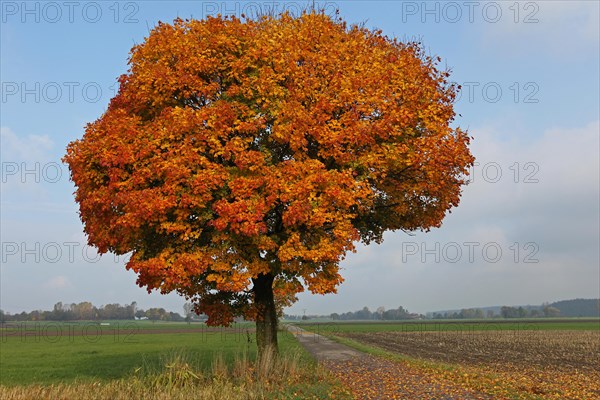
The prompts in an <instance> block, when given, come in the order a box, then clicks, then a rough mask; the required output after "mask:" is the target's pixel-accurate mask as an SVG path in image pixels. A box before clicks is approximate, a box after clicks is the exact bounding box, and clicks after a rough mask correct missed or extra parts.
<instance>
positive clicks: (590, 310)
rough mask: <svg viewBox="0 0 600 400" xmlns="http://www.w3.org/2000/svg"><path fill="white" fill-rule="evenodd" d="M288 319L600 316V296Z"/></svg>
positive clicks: (342, 319) (367, 310)
mask: <svg viewBox="0 0 600 400" xmlns="http://www.w3.org/2000/svg"><path fill="white" fill-rule="evenodd" d="M284 317H285V319H288V320H308V319H316V318H327V319H332V320H340V321H351V320H383V321H399V320H411V319H483V318H555V317H596V318H600V299H574V300H563V301H557V302H554V303H544V304H542V305H540V306H517V307H513V306H494V307H481V308H464V309H462V310H450V311H438V312H432V313H427V314H426V315H422V314H415V313H411V312H409V311H408V310H406V309H404V308H403V307H402V306H400V307H398V308H397V309H391V310H386V309H385V308H384V307H379V308H377V309H376V310H374V311H371V310H370V309H369V308H368V307H363V308H362V309H361V310H358V311H353V312H352V311H350V312H345V313H341V314H339V313H333V314H330V315H289V314H285V315H284Z"/></svg>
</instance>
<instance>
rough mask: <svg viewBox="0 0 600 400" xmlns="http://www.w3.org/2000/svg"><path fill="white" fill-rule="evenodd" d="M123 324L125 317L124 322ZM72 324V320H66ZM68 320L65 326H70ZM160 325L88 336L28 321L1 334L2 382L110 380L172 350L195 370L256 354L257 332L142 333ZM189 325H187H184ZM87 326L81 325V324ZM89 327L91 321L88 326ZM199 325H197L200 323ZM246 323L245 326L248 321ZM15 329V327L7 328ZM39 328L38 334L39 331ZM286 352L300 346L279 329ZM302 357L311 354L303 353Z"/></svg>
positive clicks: (159, 362)
mask: <svg viewBox="0 0 600 400" xmlns="http://www.w3.org/2000/svg"><path fill="white" fill-rule="evenodd" d="M121 323H122V321H121ZM65 325H68V324H65ZM65 325H63V326H62V328H61V329H63V328H64V329H66V328H65ZM153 325H158V323H157V324H152V323H141V324H139V325H138V326H137V327H136V329H131V327H126V328H124V329H119V330H116V331H112V332H107V331H105V330H104V328H107V327H104V326H103V327H102V329H103V330H102V331H97V330H93V329H91V328H90V329H89V330H88V331H87V335H83V336H81V335H69V334H67V333H68V332H69V331H66V330H63V332H65V333H63V336H44V335H42V334H41V333H40V332H45V329H46V328H47V330H46V331H51V329H52V330H54V331H56V329H57V327H58V326H59V325H51V326H52V327H51V328H49V327H48V325H44V324H43V323H39V325H38V328H39V329H38V330H37V331H36V330H35V325H29V326H28V335H23V336H16V337H8V336H2V337H0V372H1V373H0V385H8V386H11V385H27V384H33V383H37V384H54V383H59V382H62V383H64V382H73V381H75V380H77V381H86V380H89V381H98V380H100V381H106V380H111V379H120V378H124V377H126V376H128V375H129V374H131V373H132V372H133V371H134V370H135V369H136V368H139V367H141V366H144V367H145V368H149V369H152V368H157V369H158V368H161V367H162V366H163V364H164V360H165V358H166V357H168V356H169V355H170V354H173V353H185V354H186V355H187V356H188V358H189V359H190V360H193V363H194V365H192V368H194V369H195V370H200V371H205V370H209V369H210V368H211V365H212V360H213V359H214V357H215V356H217V355H219V356H222V357H223V358H224V361H225V363H226V364H227V365H230V364H231V363H232V362H233V360H234V359H235V358H236V357H238V356H239V355H240V354H244V353H245V354H246V356H247V357H248V358H249V359H250V360H252V359H254V358H255V357H256V343H255V340H254V334H253V333H249V335H250V336H249V337H250V339H251V340H252V342H250V343H249V342H248V334H247V333H246V330H245V329H244V328H240V327H238V328H239V329H235V330H233V331H226V330H217V331H209V330H206V331H203V332H202V333H191V332H190V333H161V334H143V333H142V332H143V331H144V330H147V329H156V328H157V327H156V326H153ZM185 325H187V324H185ZM82 326H85V325H83V324H81V325H80V326H79V327H78V328H77V329H82V328H81V327H82ZM89 326H91V325H89ZM182 326H183V325H181V324H173V325H171V324H163V329H164V328H175V327H177V328H181V327H182ZM198 327H199V326H196V328H198ZM246 327H247V325H246ZM7 329H10V330H12V331H13V332H14V330H15V327H14V326H13V327H11V328H7ZM36 333H37V334H36ZM279 341H280V349H281V352H282V353H289V352H291V351H299V345H298V343H297V341H296V340H295V339H293V337H291V336H290V335H289V334H287V333H281V334H280V338H279ZM302 357H303V358H304V360H305V361H306V360H308V359H309V356H308V355H306V354H304V355H303V356H302Z"/></svg>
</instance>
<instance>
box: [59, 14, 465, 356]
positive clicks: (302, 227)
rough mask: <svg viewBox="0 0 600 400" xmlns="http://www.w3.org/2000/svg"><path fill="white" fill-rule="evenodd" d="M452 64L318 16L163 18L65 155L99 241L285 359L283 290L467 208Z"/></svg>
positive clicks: (317, 279)
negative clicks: (246, 324) (387, 237)
mask: <svg viewBox="0 0 600 400" xmlns="http://www.w3.org/2000/svg"><path fill="white" fill-rule="evenodd" d="M440 61H441V59H439V58H433V57H430V56H427V55H425V51H424V50H423V47H422V45H421V44H419V43H402V42H399V41H397V40H396V39H390V38H388V37H386V36H384V35H383V34H382V33H381V31H370V30H368V29H366V28H363V27H358V26H351V27H350V26H347V25H346V23H345V22H344V21H342V20H341V19H335V20H334V19H331V18H329V17H327V16H325V15H324V14H323V13H319V12H308V13H304V14H302V15H301V16H299V17H297V18H293V17H292V16H290V15H288V14H283V15H278V16H265V17H262V18H260V19H257V20H240V19H237V18H234V17H230V18H227V17H225V18H224V17H217V18H212V17H209V18H207V19H205V20H181V19H177V20H175V21H174V23H173V24H166V23H159V24H158V25H157V26H156V27H155V28H154V29H153V30H152V31H151V32H150V34H149V36H148V37H147V38H146V39H145V41H144V42H142V43H140V44H139V45H136V46H134V47H133V49H132V51H131V55H130V59H129V64H130V69H129V71H128V72H127V73H126V74H124V75H122V76H121V77H120V78H119V82H120V87H119V91H118V93H117V95H116V96H115V97H114V98H113V99H112V100H111V101H110V104H109V106H108V109H107V110H106V112H104V114H103V115H102V116H101V117H100V118H99V119H98V120H96V121H95V122H93V123H90V124H88V125H87V127H86V129H85V135H84V136H83V138H82V139H81V140H76V141H74V142H72V143H70V144H69V146H68V148H67V154H66V156H65V157H64V160H65V162H66V163H67V164H68V166H69V169H70V176H71V179H72V181H73V182H74V183H75V186H76V192H75V198H76V201H77V202H78V203H79V210H80V217H81V219H82V221H83V224H84V230H85V232H86V234H87V236H88V242H89V243H90V244H91V245H94V246H96V247H97V248H98V251H99V252H100V253H106V252H109V251H110V252H113V253H116V254H125V253H131V257H130V259H129V261H128V263H127V269H130V270H133V271H135V272H136V273H137V274H138V280H137V283H138V284H139V285H140V286H142V287H146V288H147V290H148V291H149V292H150V291H152V290H154V289H156V290H160V291H161V292H162V293H168V292H171V291H177V292H179V293H180V294H181V295H183V296H184V297H185V298H186V299H187V301H190V302H192V303H193V304H194V305H195V307H196V312H198V313H205V314H206V315H208V320H207V323H208V324H209V325H221V324H225V325H226V324H229V323H231V322H232V321H233V318H234V317H235V316H244V317H245V318H247V319H254V320H256V328H257V332H256V335H257V344H258V347H259V354H264V351H266V350H273V351H276V349H277V336H276V333H277V309H276V304H279V303H280V302H279V299H285V301H292V300H293V299H295V295H296V294H297V293H299V292H302V291H303V290H305V289H308V290H309V291H311V292H312V293H319V294H325V293H334V292H335V291H336V287H337V286H338V285H339V284H340V283H341V282H342V281H343V279H342V277H341V276H340V274H339V272H338V265H339V263H340V261H341V260H342V259H343V258H344V256H345V254H346V253H347V252H348V251H354V249H355V243H356V242H357V241H362V242H363V243H365V244H368V243H370V242H373V241H374V242H377V243H380V242H382V240H383V234H384V232H386V231H389V230H391V231H394V230H404V231H414V230H425V231H427V230H429V229H430V228H432V227H439V226H440V225H441V223H442V220H443V218H444V216H445V215H446V213H447V212H448V211H449V210H450V209H451V208H452V207H454V206H457V205H458V203H459V197H460V193H461V186H462V185H463V184H466V182H467V177H468V171H469V167H470V166H471V165H472V163H473V157H472V156H471V154H470V152H469V149H468V144H469V141H470V137H469V136H468V134H467V133H466V132H464V131H462V130H460V129H459V128H453V127H451V123H452V121H453V119H454V116H455V113H454V110H453V101H454V99H455V96H456V92H457V89H458V87H457V86H455V85H453V84H450V83H449V81H448V77H449V73H448V71H445V70H444V71H442V70H440V69H438V63H439V62H440Z"/></svg>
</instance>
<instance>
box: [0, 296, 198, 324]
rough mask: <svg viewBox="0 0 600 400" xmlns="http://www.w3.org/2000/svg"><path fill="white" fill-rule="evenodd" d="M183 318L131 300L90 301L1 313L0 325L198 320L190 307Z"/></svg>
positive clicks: (59, 303) (185, 306) (186, 309)
mask: <svg viewBox="0 0 600 400" xmlns="http://www.w3.org/2000/svg"><path fill="white" fill-rule="evenodd" d="M184 313H186V316H185V317H182V316H181V315H180V314H179V313H176V312H171V311H166V310H165V309H164V308H149V309H147V310H142V309H140V308H138V307H137V303H136V302H135V301H134V302H132V303H131V304H127V305H121V304H106V305H104V306H100V307H96V306H94V305H93V304H92V303H90V302H89V301H83V302H81V303H77V304H76V303H72V304H63V303H62V302H58V303H56V304H55V305H54V308H53V309H52V311H42V310H34V311H31V312H25V311H23V312H21V313H18V314H10V313H5V312H4V311H2V310H0V322H8V321H102V320H109V319H110V320H114V319H116V320H136V319H138V320H139V319H148V320H151V321H190V320H192V319H194V320H195V319H196V318H198V317H197V316H196V315H195V314H193V313H192V312H191V307H189V306H188V305H187V303H186V305H184Z"/></svg>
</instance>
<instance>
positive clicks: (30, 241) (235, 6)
mask: <svg viewBox="0 0 600 400" xmlns="http://www.w3.org/2000/svg"><path fill="white" fill-rule="evenodd" d="M315 4H316V6H317V7H320V8H322V9H323V10H324V12H326V13H328V14H331V15H334V14H335V12H336V10H339V15H340V16H341V17H342V18H343V19H345V20H346V21H347V22H349V23H364V24H365V25H366V26H367V27H369V28H378V29H382V30H383V32H384V33H385V34H386V35H388V36H390V37H397V38H399V39H403V40H419V41H421V42H422V43H423V45H424V47H425V49H426V50H427V52H428V53H429V54H432V55H437V56H440V57H441V58H442V65H443V66H446V67H448V68H449V69H450V70H451V71H452V75H451V79H452V80H453V81H455V82H457V83H459V84H461V85H462V87H463V91H462V93H461V96H460V98H459V99H458V101H457V103H456V112H457V113H458V114H459V116H458V117H457V119H456V122H455V125H456V126H460V127H461V128H463V129H467V130H468V131H469V133H470V135H471V136H472V137H473V138H474V140H473V142H472V146H471V150H472V153H473V154H474V155H475V157H476V164H475V166H474V167H473V170H472V175H471V178H470V179H471V182H470V183H469V185H468V186H466V187H465V188H464V191H463V195H462V199H461V203H460V205H459V206H458V207H457V208H455V209H453V211H452V213H451V214H449V215H448V216H447V217H446V218H445V220H444V223H443V225H442V227H441V228H439V229H434V230H432V231H430V232H427V233H422V232H415V233H414V234H413V235H408V234H406V233H403V232H388V233H386V235H385V240H384V243H383V244H381V245H376V244H372V245H369V246H368V247H367V246H363V245H358V246H357V251H356V253H351V254H348V255H347V257H346V258H345V260H344V261H342V263H341V273H342V276H343V277H344V279H345V282H344V283H343V284H342V285H341V286H340V287H339V290H338V293H337V294H330V295H325V296H321V295H311V294H310V293H303V294H301V295H300V296H299V301H298V302H297V303H296V304H295V305H294V306H292V307H290V308H288V309H287V310H286V312H288V313H291V314H302V313H306V314H329V313H333V312H345V311H350V310H357V309H360V308H362V307H363V306H368V307H370V308H371V309H376V308H377V307H379V306H383V307H385V308H386V309H389V308H397V307H398V306H403V307H404V308H406V309H408V310H409V311H411V312H419V313H424V312H427V311H435V310H446V309H460V308H468V307H478V306H491V305H525V304H534V305H535V304H541V303H542V302H546V301H549V302H552V301H555V300H562V299H571V298H598V297H600V250H599V242H600V232H599V230H600V195H599V188H600V176H599V171H600V165H599V159H600V156H599V151H600V150H599V149H600V143H599V137H600V115H599V112H600V111H599V110H600V98H599V93H600V82H599V79H600V78H599V77H600V65H599V62H600V54H599V53H600V42H599V37H600V33H599V27H600V22H599V16H600V9H599V4H600V3H598V2H597V1H522V2H516V1H513V0H511V1H485V2H479V1H469V2H466V1H465V2H463V1H457V2H452V1H450V2H448V1H428V2H423V1H368V2H367V1H337V2H334V1H327V2H325V1H321V2H319V1H317V2H315ZM305 5H306V3H305V2H283V1H279V2H273V1H270V2H261V1H250V2H248V1H243V2H223V1H217V2H202V1H181V2H174V1H112V0H111V1H95V2H94V1H83V2H80V1H73V2H62V1H56V2H53V1H51V2H39V1H27V2H23V1H4V0H3V1H2V2H0V23H1V29H0V81H1V93H0V96H1V99H0V107H1V109H0V133H1V154H0V156H1V167H2V175H1V196H0V201H1V211H0V221H1V228H0V234H1V238H0V244H1V260H0V261H1V265H0V308H1V309H3V310H4V311H8V312H11V313H15V312H20V311H23V310H25V311H30V310H34V309H52V306H53V305H54V304H55V303H57V302H59V301H62V302H63V303H78V302H81V301H91V302H92V303H94V304H95V305H103V304H108V303H121V304H125V303H127V304H129V303H131V302H132V301H136V302H137V303H138V307H140V308H143V309H147V308H150V307H164V308H166V309H168V310H172V311H177V312H180V313H181V312H182V311H183V309H182V305H183V303H184V299H183V298H182V297H180V296H178V295H176V294H169V295H161V294H158V293H152V294H148V293H147V292H146V290H145V289H143V288H139V287H138V286H137V285H136V283H135V280H136V276H135V274H134V273H133V272H129V271H126V270H125V267H124V265H125V261H126V257H123V256H121V257H116V256H114V255H111V254H108V255H104V256H102V257H99V256H98V255H97V253H96V252H95V250H94V249H93V248H90V247H88V246H87V239H86V237H85V235H84V233H83V227H82V224H81V221H80V220H79V217H78V214H77V211H78V207H77V204H76V203H75V201H74V199H73V191H74V186H73V184H72V183H71V182H70V181H69V176H68V169H67V168H66V166H65V165H63V164H62V163H61V161H60V160H61V157H62V156H63V155H64V153H65V148H66V145H67V144H68V143H69V142H70V141H72V140H75V139H77V138H81V137H82V135H83V131H84V126H85V124H86V123H88V122H92V121H94V120H96V119H97V118H98V117H100V115H101V114H102V113H103V111H104V110H105V109H106V106H107V104H108V102H109V100H110V98H111V97H112V96H114V94H115V91H116V89H117V86H116V78H117V77H118V76H119V75H121V74H123V73H125V72H126V71H127V58H128V54H129V51H130V49H131V47H132V46H133V45H134V44H136V43H140V42H142V41H143V40H144V38H145V37H146V36H147V35H148V32H149V29H151V28H152V27H153V26H155V25H156V23H157V22H158V21H163V22H171V21H172V20H173V19H174V18H176V17H177V16H179V17H182V18H198V19H200V18H204V17H206V16H208V15H216V14H217V13H221V14H224V15H225V14H227V15H229V14H235V15H237V16H240V15H241V14H242V13H244V14H246V15H249V16H252V15H256V13H257V12H258V11H263V12H266V11H268V10H269V9H274V10H275V11H276V12H281V11H286V10H287V11H289V12H291V13H292V14H294V13H295V14H297V13H298V12H299V11H298V10H300V9H302V8H303V7H305Z"/></svg>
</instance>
